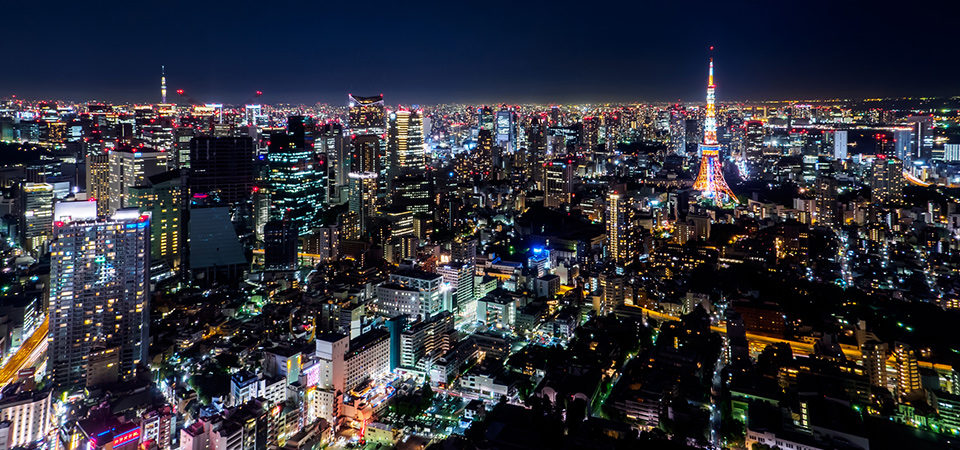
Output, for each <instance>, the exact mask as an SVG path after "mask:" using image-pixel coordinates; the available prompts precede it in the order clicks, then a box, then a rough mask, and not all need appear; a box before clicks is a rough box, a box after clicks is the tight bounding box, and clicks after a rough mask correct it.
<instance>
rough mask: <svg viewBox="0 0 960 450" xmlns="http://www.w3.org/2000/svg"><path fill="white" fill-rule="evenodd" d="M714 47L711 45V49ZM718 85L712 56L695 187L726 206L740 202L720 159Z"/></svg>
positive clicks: (703, 194)
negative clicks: (714, 78)
mask: <svg viewBox="0 0 960 450" xmlns="http://www.w3.org/2000/svg"><path fill="white" fill-rule="evenodd" d="M712 49H713V48H712V47H711V50H712ZM715 91H716V86H715V85H714V84H713V58H710V75H709V77H708V81H707V117H706V118H705V119H704V120H703V143H702V144H700V173H698V174H697V180H696V181H694V183H693V188H694V189H696V190H698V191H700V195H701V196H702V197H703V199H704V200H706V201H709V202H712V203H713V204H715V205H717V206H720V207H726V206H733V205H735V204H738V203H740V201H739V200H737V197H736V196H735V195H733V191H731V190H730V186H727V182H726V180H724V179H723V162H722V161H720V143H719V142H717V107H716V104H715V102H716V94H715Z"/></svg>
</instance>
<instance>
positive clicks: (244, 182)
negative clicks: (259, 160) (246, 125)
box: [189, 136, 256, 204]
mask: <svg viewBox="0 0 960 450" xmlns="http://www.w3.org/2000/svg"><path fill="white" fill-rule="evenodd" d="M255 151H256V150H255V149H254V146H253V139H251V138H250V137H213V136H199V137H195V138H193V140H191V141H190V177H189V180H190V192H191V194H209V195H214V196H216V197H218V198H219V199H220V200H221V201H223V202H224V203H228V204H236V203H240V202H244V201H246V200H247V199H249V198H250V192H251V189H252V188H253V180H254V173H253V160H254V158H255V157H256V156H255Z"/></svg>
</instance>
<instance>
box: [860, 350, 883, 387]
mask: <svg viewBox="0 0 960 450" xmlns="http://www.w3.org/2000/svg"><path fill="white" fill-rule="evenodd" d="M860 351H861V354H862V359H863V361H862V362H863V372H864V375H866V376H867V379H868V380H869V381H870V385H871V386H876V387H879V388H886V387H887V379H886V378H887V356H888V355H887V344H886V343H880V342H877V341H868V342H864V343H863V345H862V346H861V348H860Z"/></svg>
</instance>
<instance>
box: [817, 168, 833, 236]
mask: <svg viewBox="0 0 960 450" xmlns="http://www.w3.org/2000/svg"><path fill="white" fill-rule="evenodd" d="M813 194H814V199H815V200H816V211H815V223H816V224H818V225H824V226H832V225H837V216H838V215H839V214H838V209H837V179H836V178H833V177H830V176H819V177H817V179H816V181H815V185H814V193H813Z"/></svg>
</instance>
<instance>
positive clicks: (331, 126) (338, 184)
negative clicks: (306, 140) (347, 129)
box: [317, 122, 350, 205]
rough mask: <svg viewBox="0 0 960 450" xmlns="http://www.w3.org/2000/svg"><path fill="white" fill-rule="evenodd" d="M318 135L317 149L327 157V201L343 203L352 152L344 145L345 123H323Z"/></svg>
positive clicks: (337, 203)
mask: <svg viewBox="0 0 960 450" xmlns="http://www.w3.org/2000/svg"><path fill="white" fill-rule="evenodd" d="M317 135H318V136H317V139H318V141H319V142H320V145H319V147H318V149H317V150H318V152H319V153H322V154H325V155H326V157H327V202H328V203H330V204H336V205H339V204H343V203H344V202H345V201H346V188H347V185H348V184H349V182H348V178H347V174H348V173H350V154H349V152H347V149H348V147H347V146H346V145H344V137H343V125H341V124H340V123H339V122H329V123H326V124H323V125H322V126H320V128H319V130H318V132H317Z"/></svg>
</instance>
